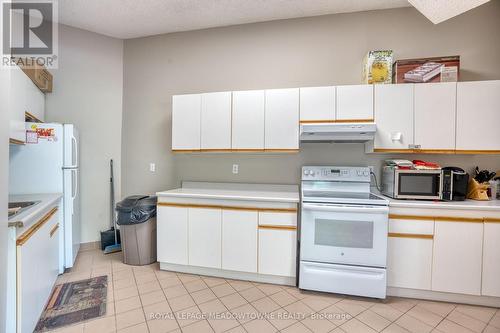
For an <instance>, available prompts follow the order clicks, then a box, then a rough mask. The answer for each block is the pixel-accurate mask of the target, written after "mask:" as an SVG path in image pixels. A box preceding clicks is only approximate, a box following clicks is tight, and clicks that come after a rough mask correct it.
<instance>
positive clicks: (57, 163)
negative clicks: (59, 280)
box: [9, 123, 81, 269]
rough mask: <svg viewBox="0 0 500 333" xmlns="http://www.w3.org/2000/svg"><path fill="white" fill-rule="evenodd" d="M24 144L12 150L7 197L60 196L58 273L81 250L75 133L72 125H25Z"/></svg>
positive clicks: (67, 265)
mask: <svg viewBox="0 0 500 333" xmlns="http://www.w3.org/2000/svg"><path fill="white" fill-rule="evenodd" d="M26 130H27V140H26V141H27V142H26V144H25V145H22V146H11V152H10V175H9V182H10V183H9V192H10V194H31V193H63V195H64V197H63V209H62V214H61V215H62V216H63V223H62V228H63V230H62V234H63V235H64V237H61V244H60V248H61V251H60V253H61V254H63V255H61V256H60V269H62V268H63V267H64V268H70V267H73V264H74V262H75V259H76V255H77V254H78V250H79V248H80V233H81V230H80V195H79V155H78V144H79V137H78V131H77V129H76V128H75V126H74V125H71V124H64V125H63V124H50V123H26Z"/></svg>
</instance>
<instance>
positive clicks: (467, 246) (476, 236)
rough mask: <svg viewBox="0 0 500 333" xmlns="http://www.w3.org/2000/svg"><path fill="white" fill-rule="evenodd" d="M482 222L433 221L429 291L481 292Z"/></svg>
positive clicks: (478, 293) (473, 293)
mask: <svg viewBox="0 0 500 333" xmlns="http://www.w3.org/2000/svg"><path fill="white" fill-rule="evenodd" d="M482 256H483V223H482V222H481V223H474V222H457V221H436V223H435V230H434V251H433V261H432V290H433V291H443V292H450V293H459V294H470V295H480V294H481V267H482Z"/></svg>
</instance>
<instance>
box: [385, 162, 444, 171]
mask: <svg viewBox="0 0 500 333" xmlns="http://www.w3.org/2000/svg"><path fill="white" fill-rule="evenodd" d="M385 165H386V166H390V167H394V168H396V169H400V170H439V169H441V166H440V165H439V164H437V163H434V162H428V161H422V160H413V161H408V160H385Z"/></svg>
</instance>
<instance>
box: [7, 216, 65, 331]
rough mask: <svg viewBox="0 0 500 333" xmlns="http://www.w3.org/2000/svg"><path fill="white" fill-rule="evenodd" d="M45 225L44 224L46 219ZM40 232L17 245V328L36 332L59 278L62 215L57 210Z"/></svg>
mask: <svg viewBox="0 0 500 333" xmlns="http://www.w3.org/2000/svg"><path fill="white" fill-rule="evenodd" d="M45 218H46V220H45V222H40V221H43V219H45ZM40 221H38V222H35V223H42V226H41V227H40V229H38V230H37V231H35V232H34V233H33V234H31V235H29V236H27V237H26V238H25V241H21V242H20V239H22V238H23V235H21V237H20V238H18V244H17V328H18V332H21V333H28V332H30V333H31V332H33V330H34V328H35V326H36V324H37V322H38V318H39V317H40V315H41V313H42V311H43V309H44V307H45V304H46V302H47V300H48V298H49V296H50V293H51V291H52V287H53V286H54V283H55V281H56V279H57V275H58V274H59V213H58V212H57V209H56V208H54V209H52V210H51V211H49V212H47V213H46V215H44V216H43V217H42V218H41V219H40Z"/></svg>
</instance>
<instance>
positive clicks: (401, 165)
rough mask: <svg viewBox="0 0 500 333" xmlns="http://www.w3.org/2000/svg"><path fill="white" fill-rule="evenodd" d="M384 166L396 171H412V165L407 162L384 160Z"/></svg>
mask: <svg viewBox="0 0 500 333" xmlns="http://www.w3.org/2000/svg"><path fill="white" fill-rule="evenodd" d="M385 165H387V166H390V167H394V168H397V169H412V168H413V163H412V162H411V161H408V160H385Z"/></svg>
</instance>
